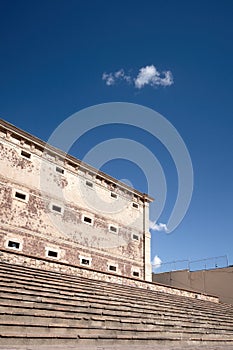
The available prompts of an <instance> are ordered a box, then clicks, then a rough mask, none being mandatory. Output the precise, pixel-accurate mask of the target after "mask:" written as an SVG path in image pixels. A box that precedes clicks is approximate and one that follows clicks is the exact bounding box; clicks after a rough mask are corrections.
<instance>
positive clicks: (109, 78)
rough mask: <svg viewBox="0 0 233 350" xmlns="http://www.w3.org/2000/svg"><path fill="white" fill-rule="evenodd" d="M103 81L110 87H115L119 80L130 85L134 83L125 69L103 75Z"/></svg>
mask: <svg viewBox="0 0 233 350" xmlns="http://www.w3.org/2000/svg"><path fill="white" fill-rule="evenodd" d="M102 80H104V81H105V82H106V85H108V86H111V85H115V84H116V82H117V81H118V80H125V81H126V82H127V83H129V84H130V83H131V81H132V79H131V77H130V76H129V75H127V74H125V72H124V69H119V70H118V71H116V72H114V73H103V75H102Z"/></svg>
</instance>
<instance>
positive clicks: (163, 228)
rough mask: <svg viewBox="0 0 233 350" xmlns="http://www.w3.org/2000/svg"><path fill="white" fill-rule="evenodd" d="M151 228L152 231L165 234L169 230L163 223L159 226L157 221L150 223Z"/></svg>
mask: <svg viewBox="0 0 233 350" xmlns="http://www.w3.org/2000/svg"><path fill="white" fill-rule="evenodd" d="M149 228H150V229H151V230H152V231H165V232H168V228H167V225H166V224H162V223H159V224H157V222H156V221H150V223H149Z"/></svg>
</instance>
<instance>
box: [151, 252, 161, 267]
mask: <svg viewBox="0 0 233 350" xmlns="http://www.w3.org/2000/svg"><path fill="white" fill-rule="evenodd" d="M151 264H152V266H153V268H154V269H158V268H159V267H160V266H161V264H162V260H161V259H160V258H159V257H158V255H155V257H154V259H153V260H152V262H151Z"/></svg>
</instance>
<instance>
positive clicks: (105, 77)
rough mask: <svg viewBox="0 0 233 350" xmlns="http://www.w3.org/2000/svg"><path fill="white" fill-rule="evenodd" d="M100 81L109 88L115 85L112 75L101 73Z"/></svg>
mask: <svg viewBox="0 0 233 350" xmlns="http://www.w3.org/2000/svg"><path fill="white" fill-rule="evenodd" d="M102 80H105V81H106V85H108V86H111V85H114V84H115V79H114V76H113V75H112V73H110V74H108V73H103V75H102Z"/></svg>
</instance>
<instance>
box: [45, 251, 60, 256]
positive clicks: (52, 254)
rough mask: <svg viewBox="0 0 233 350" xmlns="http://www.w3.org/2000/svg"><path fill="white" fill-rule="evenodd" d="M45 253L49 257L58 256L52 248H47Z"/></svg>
mask: <svg viewBox="0 0 233 350" xmlns="http://www.w3.org/2000/svg"><path fill="white" fill-rule="evenodd" d="M47 255H48V256H50V257H51V258H58V252H56V251H54V250H48V253H47Z"/></svg>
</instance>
